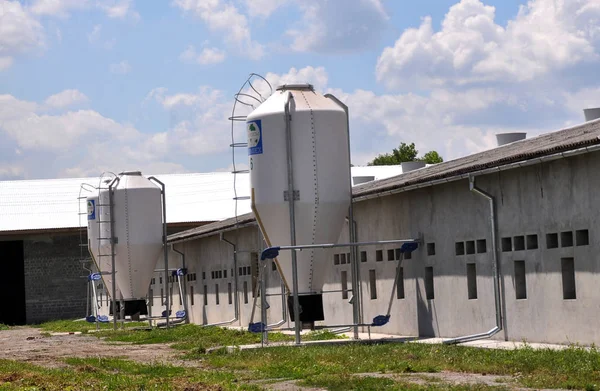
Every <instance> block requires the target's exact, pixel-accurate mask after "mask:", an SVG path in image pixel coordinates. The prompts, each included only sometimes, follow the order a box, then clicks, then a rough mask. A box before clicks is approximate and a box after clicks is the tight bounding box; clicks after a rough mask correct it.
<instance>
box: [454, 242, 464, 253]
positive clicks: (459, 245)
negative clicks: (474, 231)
mask: <svg viewBox="0 0 600 391" xmlns="http://www.w3.org/2000/svg"><path fill="white" fill-rule="evenodd" d="M454 253H455V254H456V255H465V243H464V242H456V243H454Z"/></svg>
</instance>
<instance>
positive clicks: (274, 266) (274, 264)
mask: <svg viewBox="0 0 600 391" xmlns="http://www.w3.org/2000/svg"><path fill="white" fill-rule="evenodd" d="M271 270H272V271H274V272H275V271H277V264H276V263H275V261H274V260H273V261H271Z"/></svg>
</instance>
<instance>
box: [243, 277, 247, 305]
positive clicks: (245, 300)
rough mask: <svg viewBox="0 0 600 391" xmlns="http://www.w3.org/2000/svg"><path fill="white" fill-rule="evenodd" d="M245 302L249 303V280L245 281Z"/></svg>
mask: <svg viewBox="0 0 600 391" xmlns="http://www.w3.org/2000/svg"><path fill="white" fill-rule="evenodd" d="M244 304H248V281H244Z"/></svg>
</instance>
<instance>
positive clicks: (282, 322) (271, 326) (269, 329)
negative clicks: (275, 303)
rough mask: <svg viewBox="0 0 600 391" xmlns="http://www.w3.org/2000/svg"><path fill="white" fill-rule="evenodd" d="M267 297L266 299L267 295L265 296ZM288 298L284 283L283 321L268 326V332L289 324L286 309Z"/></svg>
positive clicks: (282, 284) (282, 289) (282, 293)
mask: <svg viewBox="0 0 600 391" xmlns="http://www.w3.org/2000/svg"><path fill="white" fill-rule="evenodd" d="M265 297H266V295H265ZM286 297H287V295H286V291H285V284H284V283H283V281H282V282H281V320H280V321H279V322H277V323H273V324H268V325H267V330H268V331H271V330H274V329H277V328H279V327H281V326H283V325H284V324H285V323H286V322H287V309H286V304H287V303H286V300H285V298H286Z"/></svg>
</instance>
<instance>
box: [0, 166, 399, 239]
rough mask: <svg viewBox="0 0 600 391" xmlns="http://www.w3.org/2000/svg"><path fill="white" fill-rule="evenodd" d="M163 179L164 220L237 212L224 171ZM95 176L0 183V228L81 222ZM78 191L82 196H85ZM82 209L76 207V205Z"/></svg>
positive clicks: (383, 172)
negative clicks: (84, 188) (85, 188)
mask: <svg viewBox="0 0 600 391" xmlns="http://www.w3.org/2000/svg"><path fill="white" fill-rule="evenodd" d="M352 172H353V176H354V175H355V174H354V173H355V172H358V174H357V175H371V176H374V177H375V178H376V179H379V178H388V177H390V176H392V175H396V174H398V173H399V172H402V169H401V167H400V166H394V167H353V168H352ZM156 177H157V178H158V179H159V180H160V181H162V182H164V183H165V189H166V194H167V222H169V223H185V222H212V221H221V220H223V219H227V218H230V217H233V216H235V215H236V210H235V202H234V200H233V198H234V191H233V180H234V175H233V174H231V173H227V172H213V173H197V174H170V175H156ZM99 180H100V179H99V178H68V179H43V180H22V181H0V232H7V231H23V230H28V231H29V230H43V229H64V228H77V227H83V226H86V224H87V220H86V218H85V216H81V218H79V215H78V213H80V211H81V213H83V212H85V211H86V205H85V200H80V201H79V202H78V200H77V197H78V196H79V192H80V187H81V184H82V183H87V184H91V185H93V186H96V187H97V186H98V184H99ZM236 188H237V190H238V191H237V196H238V197H244V196H246V197H247V196H249V188H250V183H249V175H248V174H247V173H246V174H237V175H236ZM90 194H91V193H89V192H86V191H84V192H82V195H83V196H87V195H90ZM80 207H81V209H79V208H80ZM237 207H238V210H237V215H238V216H240V215H244V214H246V213H249V212H250V201H249V200H240V201H238V205H237Z"/></svg>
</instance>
